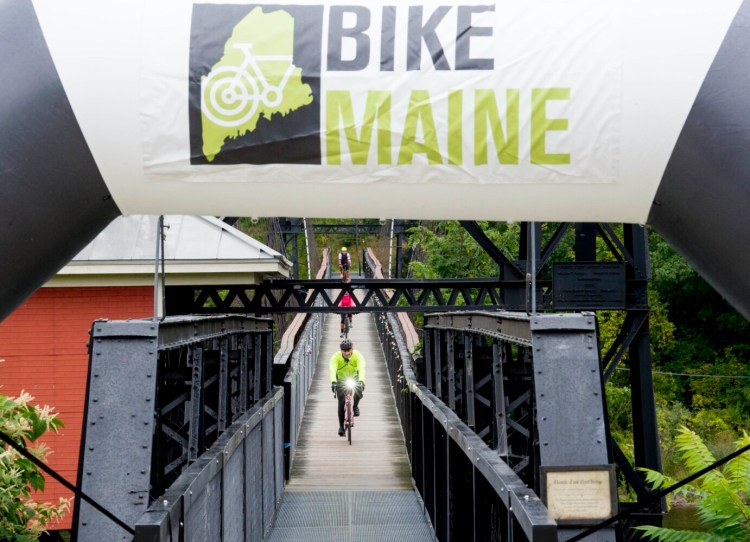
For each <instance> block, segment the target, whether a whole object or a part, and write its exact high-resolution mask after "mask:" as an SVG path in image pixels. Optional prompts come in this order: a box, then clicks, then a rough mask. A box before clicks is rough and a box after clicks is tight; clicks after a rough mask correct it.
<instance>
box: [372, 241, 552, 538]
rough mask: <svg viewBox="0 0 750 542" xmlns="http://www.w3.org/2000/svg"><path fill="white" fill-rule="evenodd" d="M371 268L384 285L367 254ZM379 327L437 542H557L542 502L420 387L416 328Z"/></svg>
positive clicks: (392, 321)
mask: <svg viewBox="0 0 750 542" xmlns="http://www.w3.org/2000/svg"><path fill="white" fill-rule="evenodd" d="M365 261H366V273H367V274H368V276H373V277H377V274H378V272H379V268H380V265H379V262H378V261H377V259H375V257H374V255H373V254H372V253H368V254H367V257H366V259H365ZM375 321H376V324H377V329H378V334H379V336H380V339H381V344H382V345H383V351H384V354H385V360H386V364H387V366H388V373H389V378H390V380H391V386H392V389H393V394H394V397H395V400H396V408H397V410H398V414H399V418H400V421H401V427H402V430H403V433H404V438H405V442H406V448H407V452H408V454H409V458H410V461H411V468H412V478H413V479H414V482H415V485H416V487H417V490H418V491H419V493H420V495H421V497H422V501H423V503H424V507H425V512H426V513H427V514H428V516H429V517H430V519H431V521H432V525H433V528H434V529H435V534H436V537H437V539H438V540H442V541H446V540H457V539H461V540H490V541H495V540H497V541H499V540H514V541H524V540H528V541H536V542H540V541H557V539H558V535H557V524H556V522H555V521H554V520H553V519H552V518H551V517H550V515H549V512H548V511H547V508H546V507H545V506H544V504H543V503H542V502H541V500H540V499H539V497H538V496H537V494H536V493H535V492H534V491H533V490H531V489H529V488H528V487H526V484H525V483H524V482H523V481H522V480H521V478H520V477H519V476H518V475H517V474H516V473H515V472H514V471H513V469H511V468H510V467H509V466H508V465H507V464H506V463H505V462H504V461H503V460H502V459H501V458H500V457H499V455H498V453H497V451H496V450H493V449H491V448H490V447H489V446H488V445H487V444H486V443H485V442H484V441H483V440H482V439H481V438H480V437H479V436H477V435H476V434H475V433H474V431H473V430H472V428H470V427H469V426H468V425H467V424H466V423H465V422H464V421H463V420H461V419H460V418H459V416H458V415H457V414H456V413H455V412H453V411H452V410H451V409H450V408H448V407H447V406H446V405H445V404H444V403H443V402H442V401H441V400H440V399H438V398H437V397H436V396H435V395H434V394H433V393H432V392H431V391H430V390H429V389H428V388H426V387H425V386H423V385H421V384H420V383H419V382H418V380H417V377H416V374H415V372H414V370H413V366H414V365H413V363H414V360H413V358H412V354H411V352H413V344H414V342H413V341H414V337H416V332H415V331H414V330H413V326H412V324H411V321H409V320H408V319H407V318H399V317H398V316H396V315H394V314H393V313H380V314H377V315H376V316H375ZM410 326H411V327H412V329H409V328H410Z"/></svg>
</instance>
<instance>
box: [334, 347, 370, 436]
mask: <svg viewBox="0 0 750 542" xmlns="http://www.w3.org/2000/svg"><path fill="white" fill-rule="evenodd" d="M339 347H340V348H341V351H339V352H336V353H335V354H334V355H332V356H331V359H330V361H329V362H328V365H329V368H330V370H331V390H332V391H333V393H335V394H336V398H337V399H338V400H339V436H340V437H343V436H344V401H345V399H346V394H345V390H344V383H345V382H346V380H347V379H348V378H354V379H355V380H358V385H357V387H356V388H355V389H354V394H353V395H354V416H359V400H360V399H362V392H364V391H365V357H364V356H363V355H362V354H361V353H360V352H359V351H358V350H355V349H354V345H353V344H352V341H350V340H349V339H344V340H343V341H341V344H340V345H339Z"/></svg>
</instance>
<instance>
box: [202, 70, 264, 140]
mask: <svg viewBox="0 0 750 542" xmlns="http://www.w3.org/2000/svg"><path fill="white" fill-rule="evenodd" d="M259 100H260V95H259V93H258V83H257V82H256V81H255V79H254V78H253V77H252V76H251V75H250V74H248V73H247V72H246V71H244V70H241V69H239V68H234V67H230V66H225V67H222V68H217V69H216V70H214V71H212V72H211V73H210V74H209V75H208V76H207V77H206V78H204V79H203V81H202V82H201V111H202V112H203V114H204V115H205V116H206V117H207V118H208V119H209V120H210V121H211V122H213V123H214V124H216V125H218V126H222V127H225V128H233V127H236V126H241V125H243V124H244V123H246V122H247V121H248V120H250V118H251V117H252V116H253V115H254V114H255V112H256V111H257V110H258V101H259Z"/></svg>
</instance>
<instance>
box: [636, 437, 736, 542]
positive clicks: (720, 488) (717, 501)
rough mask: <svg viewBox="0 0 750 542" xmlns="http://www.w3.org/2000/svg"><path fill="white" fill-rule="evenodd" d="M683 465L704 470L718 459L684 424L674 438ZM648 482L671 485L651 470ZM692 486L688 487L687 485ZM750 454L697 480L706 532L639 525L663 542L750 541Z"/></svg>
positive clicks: (655, 484)
mask: <svg viewBox="0 0 750 542" xmlns="http://www.w3.org/2000/svg"><path fill="white" fill-rule="evenodd" d="M675 442H676V443H677V447H678V449H679V451H680V452H681V456H682V461H683V463H684V465H685V466H686V467H687V468H688V469H689V470H691V471H692V472H697V471H700V470H703V469H705V468H706V467H708V466H709V465H711V464H712V463H714V462H715V461H716V460H715V458H714V456H713V454H712V453H711V452H710V451H709V449H708V447H707V446H706V445H705V443H704V442H703V440H702V439H701V438H700V437H699V436H698V435H696V434H695V433H694V432H693V431H691V430H689V429H688V428H687V427H684V426H683V427H681V428H680V430H679V434H678V435H677V437H676V438H675ZM749 443H750V437H748V435H747V433H744V432H743V437H742V438H741V439H739V440H738V441H737V442H736V445H737V449H738V450H739V449H740V448H742V447H744V446H747V445H748V444H749ZM641 470H643V471H644V472H645V473H646V481H647V482H648V483H649V484H651V486H652V488H653V489H655V490H658V489H662V488H664V487H668V486H670V485H672V483H673V482H672V480H670V479H669V478H668V477H667V476H664V475H663V474H661V473H658V472H655V471H649V470H648V469H641ZM686 487H689V486H686ZM749 488H750V453H744V454H741V455H739V456H738V457H736V458H734V459H733V460H731V461H729V462H728V463H727V464H726V465H725V466H724V469H723V470H719V469H714V470H712V471H711V472H709V473H707V474H705V475H704V476H701V477H700V478H698V479H697V480H696V481H695V487H694V489H695V491H696V493H698V494H699V495H701V496H702V498H701V499H700V500H699V501H698V502H697V504H696V506H697V508H698V519H699V520H700V522H701V524H703V525H704V526H705V527H706V529H707V532H703V533H696V532H691V531H679V530H676V529H666V528H663V527H653V526H644V527H636V529H638V530H640V531H642V532H643V533H644V535H645V536H646V537H647V539H648V540H658V541H660V542H690V541H696V540H698V541H708V542H743V541H746V542H750V507H749V506H748V504H747V497H748V495H750V492H748V489H749Z"/></svg>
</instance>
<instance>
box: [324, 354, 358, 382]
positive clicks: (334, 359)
mask: <svg viewBox="0 0 750 542" xmlns="http://www.w3.org/2000/svg"><path fill="white" fill-rule="evenodd" d="M328 366H329V367H330V369H331V382H338V381H340V380H346V379H347V378H349V377H357V378H358V379H359V381H360V382H364V381H365V357H364V356H363V355H362V354H360V353H359V351H358V350H354V351H353V352H352V355H351V357H350V358H349V359H348V360H346V359H344V356H342V355H341V350H339V351H338V352H336V353H335V354H334V355H332V356H331V360H330V361H329V362H328Z"/></svg>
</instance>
